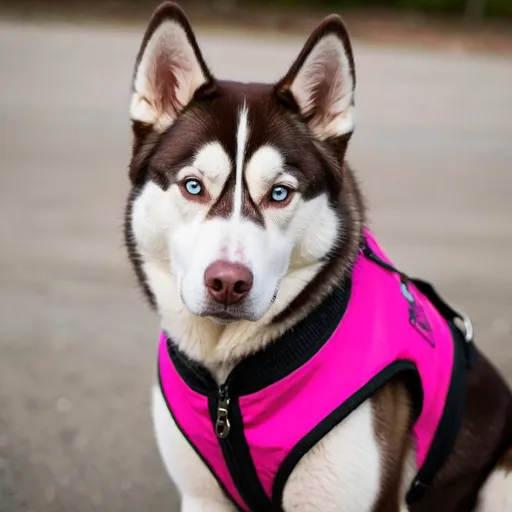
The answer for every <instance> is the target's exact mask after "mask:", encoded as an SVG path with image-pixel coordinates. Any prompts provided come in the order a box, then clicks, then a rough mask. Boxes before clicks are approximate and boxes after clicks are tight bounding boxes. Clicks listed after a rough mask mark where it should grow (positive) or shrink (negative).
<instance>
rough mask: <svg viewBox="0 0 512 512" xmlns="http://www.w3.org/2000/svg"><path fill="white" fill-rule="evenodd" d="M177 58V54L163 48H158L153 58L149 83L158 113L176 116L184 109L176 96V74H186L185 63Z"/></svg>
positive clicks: (177, 85) (177, 84) (177, 79)
mask: <svg viewBox="0 0 512 512" xmlns="http://www.w3.org/2000/svg"><path fill="white" fill-rule="evenodd" d="M179 57H180V56H179V54H178V52H175V53H174V55H173V54H171V51H170V50H167V51H166V50H165V49H164V48H160V49H159V51H158V53H157V55H156V57H155V67H154V70H153V75H152V77H151V78H152V80H151V81H152V89H153V91H154V102H155V107H156V109H157V110H158V111H160V112H169V113H172V114H176V113H177V112H179V111H180V110H181V109H182V108H183V107H184V105H181V104H180V102H179V100H178V96H177V91H178V87H179V85H180V84H179V78H178V74H179V73H183V72H184V71H185V72H186V68H187V63H186V61H185V59H183V58H182V59H180V58H179ZM180 60H181V62H180ZM180 66H181V69H180Z"/></svg>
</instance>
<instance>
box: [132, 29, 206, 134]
mask: <svg viewBox="0 0 512 512" xmlns="http://www.w3.org/2000/svg"><path fill="white" fill-rule="evenodd" d="M166 74H172V75H173V76H174V81H175V82H176V87H174V88H173V89H172V90H166V91H165V95H166V96H167V97H169V96H172V97H173V98H175V101H174V102H173V103H174V105H175V106H173V105H170V104H166V103H165V102H163V97H162V92H164V91H163V89H165V88H170V87H172V85H170V84H168V83H166V82H167V81H166V80H165V79H164V77H165V76H166ZM205 82H206V76H205V74H204V72H203V70H202V68H201V65H200V63H199V61H198V59H197V57H196V55H195V53H194V49H193V48H192V46H191V44H190V42H189V40H188V38H187V34H186V32H185V30H184V29H183V27H182V26H181V25H179V24H178V23H176V22H175V21H170V20H168V21H164V22H163V23H162V24H161V25H160V26H159V27H158V28H157V29H156V30H155V32H154V33H153V35H152V36H151V38H150V39H149V41H148V43H147V45H146V48H145V50H144V53H143V55H142V58H141V60H140V63H139V66H138V68H137V70H136V73H135V80H134V84H133V87H134V93H133V95H132V99H131V106H130V114H131V118H132V119H133V120H135V121H141V122H143V123H147V124H151V125H153V128H154V129H155V130H156V131H165V130H166V129H167V128H168V127H169V126H170V125H171V124H172V123H173V122H174V120H175V119H176V116H177V115H178V113H179V112H180V110H181V109H182V108H183V107H185V106H186V105H187V103H189V101H190V100H191V99H192V96H193V95H194V92H195V91H196V90H197V89H198V88H199V87H200V86H201V85H203V84H204V83H205Z"/></svg>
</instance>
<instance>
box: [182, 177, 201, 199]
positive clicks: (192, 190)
mask: <svg viewBox="0 0 512 512" xmlns="http://www.w3.org/2000/svg"><path fill="white" fill-rule="evenodd" d="M184 187H185V190H186V191H187V192H188V193H189V194H190V195H191V196H198V195H200V194H201V193H202V192H203V186H202V185H201V182H200V181H199V180H196V179H194V178H192V179H189V180H187V181H185V183H184Z"/></svg>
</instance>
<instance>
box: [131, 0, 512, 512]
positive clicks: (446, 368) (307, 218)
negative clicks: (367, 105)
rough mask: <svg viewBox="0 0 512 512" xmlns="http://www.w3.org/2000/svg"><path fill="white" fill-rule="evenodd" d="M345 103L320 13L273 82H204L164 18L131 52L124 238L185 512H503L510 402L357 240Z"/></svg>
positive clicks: (185, 33) (379, 255) (343, 78)
mask: <svg viewBox="0 0 512 512" xmlns="http://www.w3.org/2000/svg"><path fill="white" fill-rule="evenodd" d="M355 86H356V75H355V66H354V58H353V54H352V49H351V44H350V40H349V36H348V34H347V31H346V29H345V27H344V25H343V23H342V21H341V19H340V18H339V17H338V16H335V15H331V16H329V17H327V18H325V19H324V20H323V21H322V22H321V23H320V24H319V25H318V27H317V28H316V29H315V30H314V31H313V33H312V34H311V36H310V37H309V39H308V40H307V42H306V43H305V45H304V47H303V49H302V51H301V52H300V54H299V55H298V57H297V59H296V60H295V62H294V63H293V64H292V66H291V68H290V69H289V70H288V71H287V72H286V73H284V76H283V78H282V79H281V80H279V81H278V82H277V83H274V84H260V83H250V84H245V83H238V82H231V81H224V80H218V79H217V78H215V77H214V76H213V74H212V73H211V71H210V69H209V68H208V66H207V64H206V62H205V60H204V58H203V56H202V54H201V51H200V49H199V46H198V43H197V41H196V38H195V36H194V33H193V30H192V28H191V26H190V24H189V22H188V20H187V18H186V16H185V14H184V13H183V11H182V10H181V9H180V8H179V7H178V6H177V5H175V4H172V3H165V4H163V5H161V6H160V7H159V8H158V9H157V10H156V11H155V13H154V15H153V17H152V19H151V21H150V23H149V27H148V29H147V31H146V33H145V35H144V38H143V41H142V45H141V48H140V51H139V54H138V57H137V59H136V65H135V71H134V75H133V82H132V98H131V106H130V116H131V120H132V124H133V135H134V138H133V152H132V158H131V163H130V168H129V177H130V180H131V184H132V189H131V193H130V195H129V198H128V202H127V209H126V222H125V238H126V246H127V250H128V255H129V258H130V260H131V263H132V265H133V268H134V271H135V274H136V276H137V278H138V281H139V283H140V286H141V287H142V289H143V291H144V293H145V295H146V297H147V299H148V301H149V303H150V304H151V306H152V307H153V308H154V309H155V310H156V311H157V312H158V314H159V315H160V318H161V328H162V335H161V340H160V348H159V374H160V375H159V376H160V379H159V380H160V386H157V387H156V388H155V390H154V395H153V417H154V425H155V431H156V438H157V442H158V446H159V449H160V452H161V455H162V458H163V461H164V463H165V466H166V468H167V470H168V472H169V474H170V476H171V478H172V480H173V481H174V482H175V484H176V486H177V488H178V490H179V492H180V494H181V498H182V505H181V506H182V510H183V512H198V511H206V512H228V511H233V510H246V511H247V510H252V511H258V512H260V511H274V510H275V511H285V512H290V511H297V512H312V511H315V510H316V511H322V512H327V511H332V512H335V511H339V512H356V511H357V512H363V511H376V512H403V511H406V510H410V511H414V512H427V511H432V510H435V511H436V512H455V511H470V510H477V511H482V512H505V511H512V475H511V474H510V470H512V451H511V450H510V443H511V442H512V398H511V394H510V392H509V390H508V387H507V386H506V384H505V383H504V382H503V380H502V378H501V377H500V376H499V375H498V373H497V372H496V370H495V369H494V368H493V367H492V366H491V364H490V363H489V362H488V361H487V360H486V358H485V357H484V356H483V355H482V354H480V353H478V351H477V350H476V349H475V348H474V346H473V345H472V336H471V332H470V331H471V325H470V323H469V321H467V319H466V318H464V317H462V316H461V317H460V318H462V319H463V320H465V328H463V327H462V326H461V325H460V323H457V318H459V316H458V315H457V314H455V313H454V311H453V310H452V309H451V308H450V307H449V306H448V305H447V304H446V303H445V302H444V301H443V300H442V299H440V297H439V296H438V295H437V294H436V293H435V291H434V290H433V288H431V287H430V285H428V284H426V283H424V282H421V281H416V280H412V279H409V278H408V277H407V276H406V275H405V274H404V273H402V272H400V271H398V270H397V269H395V268H394V267H393V265H392V263H391V262H390V261H389V260H388V259H387V257H386V255H385V254H384V253H383V252H382V250H381V249H380V248H379V246H378V244H377V242H376V241H375V239H374V238H373V235H372V234H371V232H370V231H369V230H368V228H367V225H366V223H365V205H364V201H363V197H362V194H361V192H360V189H359V185H358V183H357V181H356V178H355V176H354V173H353V171H352V170H351V168H350V167H349V166H348V164H347V163H346V161H345V153H346V150H347V145H348V143H349V140H350V137H351V135H352V132H353V130H354V120H355V115H354V109H355V103H354V92H355ZM381 299H382V300H381ZM456 324H457V326H458V327H457V326H456ZM392 334H395V335H394V336H393V335H392ZM461 362H462V364H461Z"/></svg>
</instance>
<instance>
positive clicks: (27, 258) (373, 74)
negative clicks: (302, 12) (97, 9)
mask: <svg viewBox="0 0 512 512" xmlns="http://www.w3.org/2000/svg"><path fill="white" fill-rule="evenodd" d="M306 36H307V34H304V40H305V38H306ZM141 37H142V32H141V31H139V30H135V29H121V28H112V29H106V28H102V29H93V28H86V27H81V28H78V27H64V26H56V25H54V26H43V25H39V26H37V25H32V26H29V25H16V24H0V70H1V71H0V93H1V94H0V129H1V130H0V240H1V242H0V512H29V511H31V512H67V511H79V512H89V511H95V510H101V511H105V512H141V511H151V512H164V511H165V512H173V511H176V510H177V505H176V504H177V498H176V496H175V494H174V492H173V489H172V486H171V484H170V483H169V481H168V479H167V477H166V475H165V473H164V470H163V467H162V466H161V463H160V461H159V458H158V454H157V451H156V448H155V445H154V440H153V437H152V433H151V422H150V414H149V410H148V405H149V396H150V395H149V390H150V386H151V384H152V382H153V379H154V377H155V358H156V342H157V327H158V322H157V318H156V317H155V316H154V315H153V314H151V313H150V312H149V310H148V308H147V307H146V305H145V304H144V303H143V301H142V299H141V294H140V293H139V292H138V290H137V288H136V286H135V281H134V279H133V278H132V275H131V273H130V269H129V267H128V264H127V261H126V257H125V254H124V250H123V245H122V236H121V225H122V221H123V208H124V200H125V197H126V193H127V190H128V179H127V172H126V169H127V163H128V159H129V150H130V130H129V122H128V99H129V89H130V82H129V81H130V76H131V72H132V64H133V61H134V58H135V54H136V52H137V49H138V44H139V42H140V39H141ZM200 42H201V43H202V47H203V50H204V53H205V55H206V57H207V60H208V61H209V63H210V65H211V67H212V69H213V70H214V72H215V73H216V74H217V75H219V76H224V77H233V78H239V79H242V80H251V79H256V80H272V79H276V78H278V77H279V76H280V75H281V74H283V73H284V72H285V71H286V69H287V66H288V65H289V64H290V62H291V60H292V59H293V58H294V56H295V55H296V53H297V52H298V50H299V48H300V45H301V44H302V42H303V40H298V39H285V40H283V39H280V40H279V42H277V41H272V40H270V39H269V38H260V39H258V38H256V37H252V38H249V37H242V36H223V37H221V36H220V35H218V33H217V35H216V34H213V33H210V34H206V33H205V34H202V35H201V37H200ZM355 54H356V65H357V71H358V93H357V102H358V106H359V115H358V128H357V131H356V134H355V135H354V139H353V144H352V147H351V150H350V153H349V157H350V160H351V162H352V163H353V165H354V166H355V168H356V169H357V170H358V171H359V174H360V177H361V179H362V181H363V183H364V185H365V190H366V192H367V196H368V199H369V203H370V205H371V221H372V226H373V227H374V228H375V230H376V231H377V233H378V235H379V236H380V238H381V240H382V242H383V244H384V245H385V246H386V248H387V250H388V252H389V253H390V254H391V255H392V256H393V257H394V259H395V260H396V262H397V264H399V265H401V266H402V267H403V268H404V270H407V271H409V272H410V273H412V274H419V275H421V276H423V277H425V278H428V279H432V280H433V281H434V282H435V283H436V284H437V285H438V287H439V288H440V289H441V291H442V292H443V293H444V294H445V295H446V296H447V297H448V298H450V299H451V300H453V301H455V302H456V303H458V304H460V305H462V306H463V308H464V309H465V310H466V311H467V312H468V313H470V314H471V315H472V317H473V319H474V320H475V323H476V331H477V335H478V339H479V342H480V345H481V346H482V347H484V348H485V349H486V350H487V352H488V353H489V354H490V355H491V357H492V358H493V360H494V361H496V363H497V364H498V366H499V367H500V368H501V369H502V370H503V371H504V372H506V374H507V375H508V377H510V378H512V346H511V345H510V344H511V342H512V199H511V196H512V142H511V141H512V100H511V95H510V91H511V90H512V60H511V59H510V58H505V57H500V58H498V57H491V56H487V57H483V56H474V55H471V56H465V55H459V54H443V53H433V52H427V51H425V52H422V51H418V50H408V49H405V48H404V49H398V48H394V49H392V48H377V47H371V46H365V45H357V44H356V46H355Z"/></svg>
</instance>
